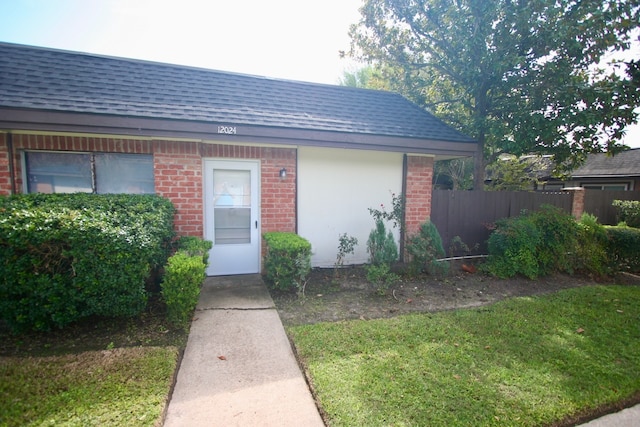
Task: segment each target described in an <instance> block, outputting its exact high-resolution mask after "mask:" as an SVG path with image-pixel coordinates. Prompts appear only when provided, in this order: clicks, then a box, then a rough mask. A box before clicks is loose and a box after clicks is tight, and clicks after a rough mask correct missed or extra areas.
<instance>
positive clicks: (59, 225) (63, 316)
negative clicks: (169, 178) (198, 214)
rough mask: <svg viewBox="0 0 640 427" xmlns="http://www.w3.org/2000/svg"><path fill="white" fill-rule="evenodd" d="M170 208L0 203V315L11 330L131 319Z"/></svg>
mask: <svg viewBox="0 0 640 427" xmlns="http://www.w3.org/2000/svg"><path fill="white" fill-rule="evenodd" d="M173 216H174V207H173V205H172V204H171V202H169V201H168V200H166V199H163V198H161V197H158V196H153V195H143V196H140V195H135V196H134V195H94V194H50V195H43V194H30V195H15V196H10V197H0V317H1V318H2V319H3V320H4V321H5V322H6V323H7V325H8V326H9V327H10V328H12V329H13V330H14V331H20V330H25V329H35V330H47V329H50V328H52V327H63V326H65V325H67V324H69V323H71V322H73V321H76V320H79V319H82V318H85V317H88V316H92V315H99V316H133V315H136V314H138V313H140V312H141V311H142V310H143V309H144V307H145V305H146V301H147V293H146V291H145V279H146V278H147V277H148V276H149V273H150V271H151V269H152V268H153V267H158V266H162V265H164V264H165V263H166V260H167V257H168V256H169V252H170V249H171V241H172V239H173V237H174V231H173Z"/></svg>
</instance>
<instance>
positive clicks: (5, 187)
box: [0, 133, 11, 196]
mask: <svg viewBox="0 0 640 427" xmlns="http://www.w3.org/2000/svg"><path fill="white" fill-rule="evenodd" d="M9 194H11V173H10V171H9V147H8V143H7V134H6V133H0V195H1V196H8V195H9Z"/></svg>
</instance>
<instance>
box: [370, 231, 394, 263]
mask: <svg viewBox="0 0 640 427" xmlns="http://www.w3.org/2000/svg"><path fill="white" fill-rule="evenodd" d="M367 252H369V257H370V262H371V264H374V265H380V264H386V265H388V266H391V264H393V263H394V262H396V260H397V259H398V245H397V244H396V241H395V239H394V237H393V233H392V232H391V231H389V232H388V233H387V229H386V227H385V226H384V222H382V220H379V219H378V220H376V228H374V229H373V230H371V233H369V239H368V240H367Z"/></svg>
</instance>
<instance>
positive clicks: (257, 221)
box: [256, 221, 258, 230]
mask: <svg viewBox="0 0 640 427" xmlns="http://www.w3.org/2000/svg"><path fill="white" fill-rule="evenodd" d="M257 229H258V221H256V230H257Z"/></svg>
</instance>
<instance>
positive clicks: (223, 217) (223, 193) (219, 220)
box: [213, 169, 251, 245]
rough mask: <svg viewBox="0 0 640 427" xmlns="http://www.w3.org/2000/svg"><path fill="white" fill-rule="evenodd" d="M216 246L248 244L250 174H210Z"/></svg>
mask: <svg viewBox="0 0 640 427" xmlns="http://www.w3.org/2000/svg"><path fill="white" fill-rule="evenodd" d="M213 200H214V202H213V204H214V208H213V222H214V229H215V230H214V235H215V244H217V245H220V244H226V245H233V244H240V243H251V172H250V171H237V170H222V169H217V170H214V171H213Z"/></svg>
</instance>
